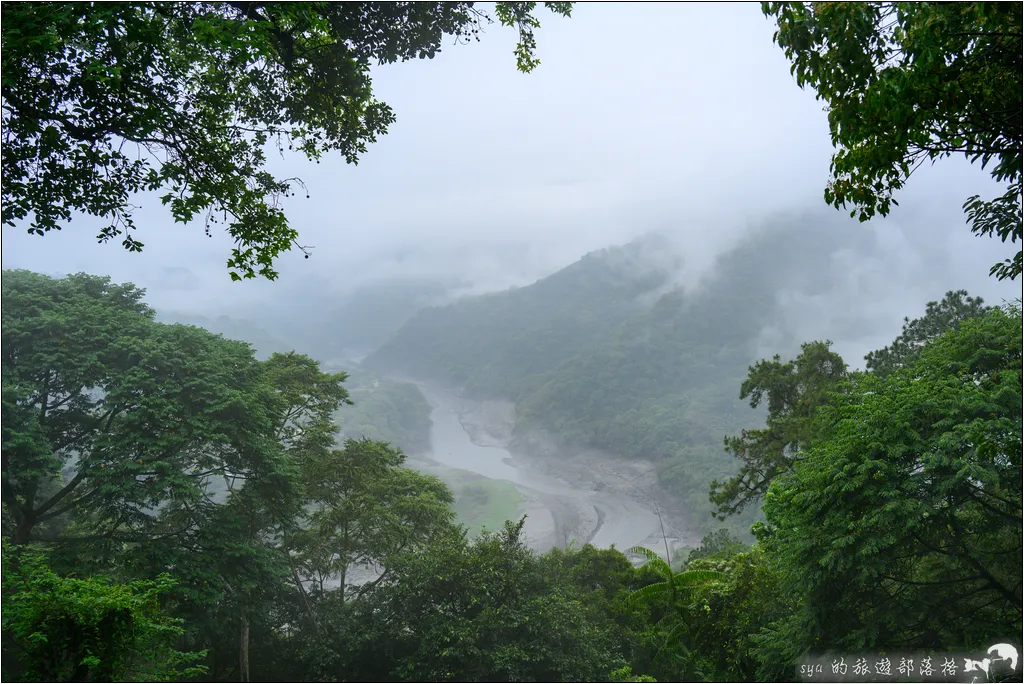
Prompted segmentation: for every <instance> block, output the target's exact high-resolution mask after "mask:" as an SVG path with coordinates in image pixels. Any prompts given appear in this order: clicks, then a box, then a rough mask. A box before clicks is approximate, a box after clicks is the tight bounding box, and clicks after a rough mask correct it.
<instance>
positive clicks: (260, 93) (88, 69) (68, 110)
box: [0, 2, 572, 279]
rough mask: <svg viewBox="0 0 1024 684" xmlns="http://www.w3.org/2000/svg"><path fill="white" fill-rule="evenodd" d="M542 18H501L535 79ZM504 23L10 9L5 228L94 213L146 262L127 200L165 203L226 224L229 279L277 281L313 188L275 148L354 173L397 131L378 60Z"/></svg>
mask: <svg viewBox="0 0 1024 684" xmlns="http://www.w3.org/2000/svg"><path fill="white" fill-rule="evenodd" d="M545 6H546V7H547V8H549V9H550V10H552V11H553V12H555V13H556V14H560V15H563V16H567V15H568V14H569V12H570V10H571V6H572V3H568V2H550V3H545ZM535 9H536V3H533V2H529V3H526V2H522V3H506V2H499V3H497V6H496V9H495V13H496V15H497V17H498V19H499V21H500V22H501V24H503V25H506V26H513V27H515V28H516V30H518V32H519V44H518V46H517V48H516V61H517V64H518V67H519V69H520V70H522V71H527V72H528V71H531V70H532V69H533V68H534V67H536V66H537V64H538V63H539V61H538V59H537V58H536V56H535V49H536V40H535V38H534V33H533V32H534V29H536V28H537V27H538V26H539V22H538V20H537V18H536V16H535V15H534V11H535ZM490 22H491V19H490V18H489V17H488V16H487V15H486V13H484V12H483V11H481V10H479V9H477V8H476V7H475V6H474V4H473V3H471V2H456V3H413V2H401V3H384V4H382V3H368V2H367V3H345V4H336V3H319V2H318V3H302V4H294V3H277V2H269V3H212V2H200V3H184V2H173V3H154V2H132V3H115V4H102V3H101V4H92V3H83V4H67V3H51V2H31V3H13V4H5V5H4V6H3V16H2V22H0V23H2V25H3V29H2V31H3V91H2V97H3V129H4V136H3V155H2V156H3V164H2V165H3V177H4V188H3V217H2V220H3V223H4V224H5V225H11V226H13V225H17V224H18V222H20V221H23V220H25V219H27V218H29V217H31V223H30V224H29V229H28V230H29V232H30V233H37V234H40V235H42V234H44V233H46V232H48V231H50V230H59V229H61V228H62V227H64V226H65V225H66V224H67V223H68V222H70V221H71V219H72V216H73V214H74V213H77V212H84V213H87V214H91V215H94V216H98V217H100V218H103V219H106V220H109V221H110V223H109V224H108V225H107V226H106V227H105V228H103V229H102V230H101V231H100V234H99V236H98V238H99V240H100V241H106V240H110V239H115V238H121V239H122V243H123V245H124V246H125V247H126V248H127V249H129V250H132V251H139V250H141V249H142V247H143V244H142V243H141V242H139V241H138V240H137V239H136V238H135V237H134V235H133V232H134V230H135V228H136V226H135V223H134V219H133V212H134V209H135V207H133V206H132V205H131V204H130V201H131V199H132V196H133V195H134V194H135V193H137V192H140V191H160V192H162V193H163V194H162V196H161V201H162V202H163V203H164V204H165V205H167V206H168V207H169V208H170V212H171V215H172V216H173V217H174V219H175V221H177V222H181V223H187V222H189V221H191V220H193V219H195V218H197V217H204V218H205V224H206V231H207V233H208V234H209V233H210V231H211V230H212V227H213V226H214V225H215V224H217V223H224V224H226V226H225V227H226V229H227V231H228V232H229V234H230V235H231V237H232V238H233V239H234V240H235V245H236V246H235V248H234V249H233V250H232V254H231V258H230V259H229V260H228V268H229V269H231V271H230V273H231V277H232V278H234V279H238V278H241V277H246V278H251V277H254V276H255V275H256V274H257V273H258V274H259V275H261V276H264V277H267V278H270V279H273V278H275V277H276V275H277V273H276V271H275V270H274V268H273V264H274V259H275V258H276V257H277V256H278V255H280V254H281V253H282V252H284V251H286V250H288V249H290V248H291V247H292V245H298V243H297V237H298V233H297V231H296V230H295V229H294V228H293V227H291V226H290V225H289V223H288V221H287V219H286V218H285V215H284V211H283V208H282V201H283V200H284V198H286V197H288V196H294V195H295V188H296V186H299V187H303V186H302V183H301V181H299V180H297V179H281V178H276V177H274V176H273V175H272V174H271V173H270V172H269V171H267V170H266V148H267V146H268V144H274V145H276V147H277V148H278V149H280V150H283V149H284V148H285V146H287V147H288V149H295V148H297V149H298V150H299V151H300V152H302V153H303V154H304V155H305V156H306V157H307V158H309V159H310V160H316V161H318V162H319V160H320V159H321V158H322V157H323V156H324V155H326V154H330V153H335V152H337V153H340V154H341V155H342V156H343V157H344V158H345V160H346V161H348V162H349V163H356V162H357V160H358V158H359V156H360V155H361V154H363V153H364V152H365V151H366V146H367V144H368V143H372V142H375V141H376V139H377V136H379V135H382V134H384V133H385V132H386V131H387V128H388V126H389V125H391V124H392V123H393V122H394V120H395V115H394V112H393V111H392V110H391V108H390V107H388V106H387V105H386V104H385V103H383V102H381V101H379V100H377V99H376V98H375V97H374V96H373V90H372V87H371V85H372V84H371V80H370V67H371V65H373V64H375V63H376V64H386V63H393V62H398V61H405V60H409V59H414V58H420V59H422V58H431V57H433V56H434V55H435V54H436V53H437V52H438V51H439V50H440V49H441V42H442V40H443V39H444V37H445V36H454V37H455V38H456V40H469V39H472V38H477V37H478V34H479V33H480V31H481V27H482V26H483V25H484V24H486V23H490ZM300 249H302V250H303V251H306V248H304V247H301V246H300ZM307 257H308V252H307Z"/></svg>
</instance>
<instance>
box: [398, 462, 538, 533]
mask: <svg viewBox="0 0 1024 684" xmlns="http://www.w3.org/2000/svg"><path fill="white" fill-rule="evenodd" d="M415 467H416V468H417V470H420V471H421V472H425V473H428V474H430V475H436V476H437V477H439V478H441V480H443V481H444V483H445V484H446V485H448V488H449V489H451V491H452V496H454V497H455V505H454V506H452V508H453V509H454V510H455V514H456V515H457V516H458V519H459V522H460V523H462V524H463V525H465V526H466V528H467V529H468V530H469V536H471V537H475V536H476V535H478V534H480V533H481V532H483V531H484V530H490V531H492V532H493V531H494V530H497V529H500V528H501V526H502V525H504V524H505V521H506V520H518V518H519V505H520V504H521V503H523V501H525V500H526V499H524V498H523V496H522V494H520V493H519V490H518V489H516V488H515V485H513V484H512V483H511V482H506V481H504V480H491V479H488V478H486V477H482V476H480V475H477V474H476V473H471V472H469V471H468V470H459V469H458V468H446V467H444V466H438V465H435V464H430V465H425V464H423V463H419V462H417V463H416V464H415Z"/></svg>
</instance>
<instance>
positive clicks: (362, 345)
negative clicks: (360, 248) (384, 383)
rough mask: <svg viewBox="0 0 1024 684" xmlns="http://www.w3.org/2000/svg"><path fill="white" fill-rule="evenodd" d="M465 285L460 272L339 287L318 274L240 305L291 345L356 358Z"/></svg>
mask: <svg viewBox="0 0 1024 684" xmlns="http://www.w3.org/2000/svg"><path fill="white" fill-rule="evenodd" d="M461 285H462V283H461V281H460V280H458V279H456V278H431V277H423V278H419V277H409V278H392V279H386V280H377V281H372V282H368V283H364V284H361V285H359V286H358V287H356V288H354V289H351V290H349V291H346V292H342V293H338V292H336V291H335V288H333V287H332V285H331V283H330V282H328V281H327V280H326V279H322V278H319V277H317V276H314V275H310V276H307V277H305V278H302V279H297V280H295V281H292V282H289V283H287V284H283V285H282V288H281V290H282V291H281V292H280V293H278V294H276V301H277V302H281V304H279V305H277V306H273V307H267V305H266V302H264V301H256V302H252V303H250V304H248V305H245V306H242V307H240V308H239V311H241V312H242V313H243V314H244V315H246V316H248V317H251V318H254V319H258V320H261V321H262V322H263V324H264V325H266V326H268V327H270V328H271V329H273V330H275V331H279V334H280V336H281V337H283V338H284V339H285V340H286V341H287V342H288V344H289V345H290V348H294V349H296V350H297V351H300V352H302V353H304V354H309V355H310V356H312V357H314V358H317V359H320V360H322V361H332V360H343V359H355V358H359V357H361V356H363V355H364V354H366V353H367V352H368V351H370V350H372V349H374V348H376V347H377V346H379V345H381V344H382V343H384V342H385V341H386V340H387V339H388V337H389V336H391V335H392V334H394V333H395V331H397V330H398V329H399V328H400V327H401V326H402V325H403V324H404V323H405V322H406V321H408V320H409V318H410V317H412V316H413V314H415V313H416V312H417V311H419V310H420V309H422V308H424V307H426V306H429V305H430V304H433V303H435V302H437V301H442V300H444V299H445V298H446V296H447V294H448V293H449V292H451V291H453V290H454V289H456V288H458V287H460V286H461Z"/></svg>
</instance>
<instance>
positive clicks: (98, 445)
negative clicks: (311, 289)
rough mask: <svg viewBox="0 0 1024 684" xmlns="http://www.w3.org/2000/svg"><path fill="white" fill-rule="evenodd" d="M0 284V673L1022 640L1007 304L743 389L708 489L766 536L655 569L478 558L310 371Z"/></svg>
mask: <svg viewBox="0 0 1024 684" xmlns="http://www.w3.org/2000/svg"><path fill="white" fill-rule="evenodd" d="M2 282H3V349H4V351H3V373H4V403H3V444H4V450H3V454H4V472H5V478H4V491H3V503H4V539H5V542H4V587H3V589H4V590H3V601H4V606H3V621H4V630H5V633H6V634H7V636H8V639H9V641H8V644H9V646H10V650H8V651H6V652H5V657H4V659H3V664H4V668H5V679H6V678H12V679H24V678H29V679H34V678H39V679H42V680H49V681H58V680H83V679H87V680H111V679H114V680H123V679H131V680H140V679H141V680H150V679H152V680H161V679H189V678H195V679H199V680H207V679H215V680H218V681H219V680H237V679H238V678H239V677H241V678H243V679H246V680H253V681H257V680H258V681H278V680H287V681H294V680H296V679H301V680H308V681H332V680H336V679H345V680H350V681H379V680H381V679H401V680H442V679H455V680H492V679H502V680H506V679H508V680H520V681H542V680H580V681H582V680H615V681H630V680H635V679H636V677H638V676H639V675H643V676H645V677H654V678H656V679H659V680H664V681H671V680H679V679H683V680H686V679H693V678H700V679H712V680H747V679H753V678H768V679H782V680H785V679H788V678H790V677H791V676H793V672H794V670H793V663H794V662H796V661H797V660H798V659H799V657H800V656H801V655H802V654H803V653H805V652H806V651H807V650H808V649H811V648H817V649H821V650H832V649H835V650H842V651H844V652H857V651H859V650H868V649H872V650H895V649H905V650H915V651H923V650H929V649H932V650H942V649H946V650H949V649H961V650H962V649H975V650H976V649H983V648H986V647H988V646H989V645H990V644H991V642H992V640H993V639H994V638H998V637H996V635H1010V636H1012V635H1013V634H1015V633H1016V632H1015V630H1017V629H1019V625H1020V621H1021V602H1020V599H1021V574H1020V563H1019V558H1020V554H1021V551H1022V549H1021V538H1020V524H1019V520H1020V502H1021V479H1022V473H1021V462H1020V454H1021V448H1022V447H1021V415H1022V408H1024V406H1022V399H1021V382H1020V380H1021V339H1022V328H1021V310H1020V306H1019V303H1017V304H1013V305H1006V306H1003V307H986V306H984V305H983V304H982V303H981V302H980V301H979V300H977V299H973V298H968V297H966V293H950V294H949V295H948V296H947V297H946V298H945V299H944V300H942V301H941V302H936V303H934V304H933V305H930V306H929V310H928V311H927V312H925V313H924V315H923V316H921V317H920V318H917V319H914V320H912V321H908V322H907V324H906V325H905V326H904V333H903V334H902V335H901V336H900V337H899V338H898V339H897V340H895V341H894V342H893V344H892V345H890V346H889V347H887V348H885V349H882V350H879V351H878V352H876V353H873V354H872V355H871V357H870V358H869V370H867V371H864V372H848V371H846V370H845V364H843V363H842V360H841V359H838V358H836V355H834V353H827V354H826V358H825V359H824V360H823V358H822V357H821V353H822V350H821V346H822V345H815V344H808V345H805V346H804V349H803V352H802V353H801V355H800V356H799V357H797V358H796V359H795V360H794V361H793V362H787V363H782V362H781V360H780V359H778V358H776V359H774V360H771V361H762V362H760V363H759V364H755V365H754V366H752V367H751V368H750V369H749V377H748V378H747V379H746V380H745V381H744V382H743V387H742V391H743V393H744V394H745V395H748V394H749V395H751V396H755V397H758V398H761V399H763V400H765V402H766V403H767V405H768V416H767V423H766V425H765V427H764V428H763V429H761V430H751V431H744V432H743V433H742V435H740V436H736V437H735V439H734V442H733V444H732V445H731V448H732V449H733V451H734V452H735V453H736V455H738V456H740V457H741V458H742V459H743V460H742V464H743V469H742V470H741V471H740V474H739V475H738V476H736V477H735V478H734V480H729V481H726V482H724V483H723V484H722V486H721V488H720V490H719V492H718V493H717V496H718V500H719V502H720V504H721V505H722V506H723V507H727V508H728V507H730V506H731V507H733V508H734V509H740V508H742V507H743V505H744V503H747V502H749V500H750V496H749V492H751V491H765V492H766V494H765V497H764V501H765V505H764V517H765V520H764V521H763V522H760V523H758V524H757V525H755V526H754V530H753V531H754V536H755V541H754V543H753V544H752V545H747V544H744V543H742V542H741V541H738V540H736V539H735V538H733V537H731V536H730V535H728V534H726V533H724V532H718V533H715V534H709V535H708V536H707V537H705V539H704V542H703V544H702V546H701V548H699V549H697V551H695V552H693V553H691V554H690V557H689V558H688V559H687V561H686V563H685V564H684V565H683V567H679V568H670V567H669V566H668V565H667V564H666V563H665V562H664V560H662V559H660V558H658V556H657V555H653V554H651V552H649V551H648V552H646V553H647V554H651V557H650V558H649V559H648V560H647V562H646V563H645V564H643V565H641V566H634V564H633V563H631V562H630V559H629V557H627V556H626V555H623V554H622V553H621V552H620V551H617V550H599V549H595V548H593V547H590V546H584V547H582V548H573V547H570V548H568V549H564V550H562V549H555V550H552V551H551V552H548V553H545V554H540V555H538V554H536V553H534V552H531V551H530V550H529V549H527V548H526V547H525V546H524V545H523V543H522V540H521V539H520V525H518V524H516V523H515V522H509V523H508V525H507V526H506V527H505V529H503V530H501V531H498V532H495V533H485V534H483V535H481V536H478V537H475V538H469V537H468V536H467V532H466V530H465V529H464V528H462V527H460V526H459V525H456V524H454V522H453V521H454V512H453V509H452V504H453V498H452V495H451V493H450V491H449V489H448V488H447V487H446V486H445V485H444V484H443V483H442V482H441V481H440V480H438V479H437V478H435V477H432V476H429V475H423V474H420V473H418V472H416V471H414V470H409V469H408V468H406V467H405V455H404V454H403V453H402V452H401V451H400V450H399V449H397V448H395V447H393V446H390V445H388V444H387V443H384V442H378V441H372V440H370V439H365V438H361V439H355V440H354V439H345V438H344V437H343V436H342V435H341V434H340V432H339V428H338V424H337V423H336V422H335V420H336V418H340V419H341V420H340V422H341V424H342V425H344V423H345V415H346V411H348V410H350V409H351V408H352V407H351V406H349V405H348V404H349V402H350V401H352V399H353V397H357V396H358V393H359V391H360V389H359V387H360V386H359V385H358V384H354V385H353V390H352V392H351V394H350V392H349V390H348V389H346V381H348V380H349V378H348V376H347V375H346V374H345V373H334V374H332V373H327V372H324V371H322V370H321V369H320V367H319V364H318V363H317V362H316V361H314V360H312V359H311V358H309V357H307V356H304V355H300V354H296V353H287V354H280V353H275V354H273V355H271V356H270V357H269V358H268V359H267V360H265V361H259V360H257V359H256V358H255V356H254V352H253V349H252V348H251V347H250V346H249V345H248V344H245V343H239V342H234V341H231V340H228V339H225V338H224V337H222V336H220V335H215V334H212V333H210V332H208V331H206V330H203V329H202V328H197V327H192V326H184V325H180V324H163V323H158V322H156V321H155V320H154V312H153V311H152V310H151V309H150V308H149V307H148V306H147V305H146V304H145V302H144V300H143V293H142V291H140V290H139V289H138V288H135V287H134V286H132V285H130V284H122V285H118V284H115V283H112V282H111V281H110V280H109V278H104V277H98V276H88V275H84V274H81V275H73V276H68V277H66V278H63V279H53V278H50V277H47V276H43V275H38V274H34V273H30V272H26V271H6V272H4V273H3V279H2ZM669 301H671V300H669ZM662 306H664V304H662ZM367 379H369V376H367ZM363 382H365V380H364V381H363ZM370 382H371V383H372V380H370ZM169 425H171V426H173V429H168V426H169ZM773 445H782V449H781V451H780V450H778V448H777V447H776V446H773ZM780 455H781V456H782V458H780ZM798 455H799V457H797V456H798ZM638 553H639V551H638ZM634 558H636V557H635V556H634ZM640 560H643V558H642V556H641V557H640ZM367 567H371V568H373V572H372V573H371V574H370V575H369V576H362V577H361V579H360V575H359V573H360V571H361V570H364V569H365V568H367Z"/></svg>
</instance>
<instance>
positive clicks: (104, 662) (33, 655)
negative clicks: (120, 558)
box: [3, 542, 205, 682]
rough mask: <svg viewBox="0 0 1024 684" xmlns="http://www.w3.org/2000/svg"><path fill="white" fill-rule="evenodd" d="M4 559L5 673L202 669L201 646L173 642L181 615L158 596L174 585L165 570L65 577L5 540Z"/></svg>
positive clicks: (112, 677)
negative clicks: (120, 577)
mask: <svg viewBox="0 0 1024 684" xmlns="http://www.w3.org/2000/svg"><path fill="white" fill-rule="evenodd" d="M3 566H4V567H3V631H4V658H3V660H4V679H6V680H8V681H10V680H12V679H13V680H18V681H32V680H35V681H44V682H67V681H71V682H137V681H144V682H160V681H175V680H181V679H182V678H185V677H195V676H198V675H202V674H203V673H204V672H205V669H204V668H202V667H201V666H197V665H196V664H195V661H196V660H197V659H199V658H201V657H202V656H203V654H202V653H182V652H180V651H178V650H176V648H175V641H176V640H177V638H178V637H179V636H180V635H181V634H182V632H183V629H182V627H181V621H180V620H175V619H174V618H171V617H169V616H167V615H166V614H165V613H164V612H163V611H162V610H161V607H160V603H159V598H160V597H161V595H163V594H165V593H166V592H167V591H168V589H169V588H170V587H172V586H173V584H174V582H173V580H172V579H171V578H170V577H169V576H168V575H161V576H160V577H158V578H157V579H156V580H153V581H146V580H142V581H134V582H127V583H117V582H113V581H111V580H110V578H105V577H99V576H96V577H86V578H76V577H61V576H59V575H57V574H56V573H54V572H53V571H52V570H51V569H50V568H49V567H48V566H47V564H46V559H45V556H43V555H42V554H40V553H38V552H32V551H28V552H22V553H16V552H15V550H14V549H13V548H11V547H9V545H8V544H7V543H6V542H4V545H3ZM8 639H10V644H11V645H17V646H18V647H19V648H18V650H17V651H15V650H14V649H10V650H8V648H7V647H8V645H9V644H8ZM15 664H17V666H15ZM19 670H20V671H19Z"/></svg>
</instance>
